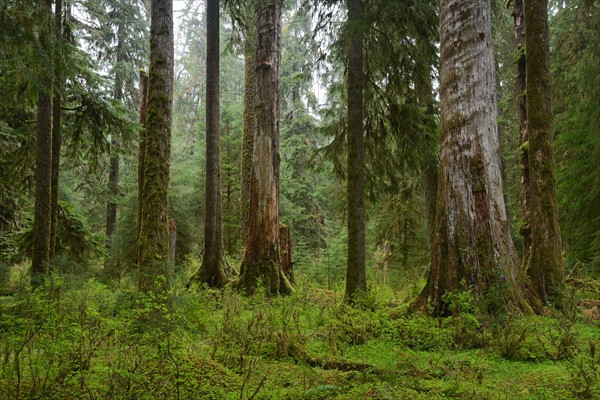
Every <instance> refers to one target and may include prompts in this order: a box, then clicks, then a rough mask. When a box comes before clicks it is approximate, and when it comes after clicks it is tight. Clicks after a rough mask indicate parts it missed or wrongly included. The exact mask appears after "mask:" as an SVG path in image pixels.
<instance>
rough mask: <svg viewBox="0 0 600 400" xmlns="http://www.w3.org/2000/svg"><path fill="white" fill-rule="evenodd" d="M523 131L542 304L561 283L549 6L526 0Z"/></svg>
mask: <svg viewBox="0 0 600 400" xmlns="http://www.w3.org/2000/svg"><path fill="white" fill-rule="evenodd" d="M525 29H526V35H525V41H526V43H525V44H526V45H525V52H526V58H527V129H528V135H529V175H530V180H531V194H530V197H531V204H530V210H531V211H530V212H531V256H530V258H529V268H528V272H529V276H530V277H531V279H532V281H533V285H534V287H535V288H536V289H537V291H538V295H539V296H540V299H541V300H542V302H543V303H544V304H546V303H547V301H548V296H550V297H551V298H555V297H557V296H558V295H559V292H558V290H559V287H560V285H561V284H562V282H563V279H564V264H563V258H562V241H561V237H560V228H559V225H558V207H557V204H556V177H555V172H554V149H553V134H552V104H551V102H550V99H551V98H552V87H551V83H550V32H549V30H548V1H547V0H526V1H525Z"/></svg>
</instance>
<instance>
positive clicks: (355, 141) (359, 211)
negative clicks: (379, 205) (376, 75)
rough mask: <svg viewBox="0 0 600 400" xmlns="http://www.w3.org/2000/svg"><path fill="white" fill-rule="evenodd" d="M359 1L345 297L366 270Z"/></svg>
mask: <svg viewBox="0 0 600 400" xmlns="http://www.w3.org/2000/svg"><path fill="white" fill-rule="evenodd" d="M361 15H362V1H361V0H348V28H349V30H350V43H349V45H348V70H347V71H348V72H347V76H346V84H347V87H348V121H347V123H348V160H347V174H348V178H347V179H348V182H347V184H348V187H347V190H348V255H347V256H348V258H347V264H346V299H347V300H348V301H352V296H353V295H354V294H355V293H356V292H359V291H360V292H366V291H367V276H366V271H365V171H364V146H363V118H364V109H363V88H364V74H363V48H362V46H363V35H362V32H361V31H360V28H359V27H358V21H359V20H360V18H361Z"/></svg>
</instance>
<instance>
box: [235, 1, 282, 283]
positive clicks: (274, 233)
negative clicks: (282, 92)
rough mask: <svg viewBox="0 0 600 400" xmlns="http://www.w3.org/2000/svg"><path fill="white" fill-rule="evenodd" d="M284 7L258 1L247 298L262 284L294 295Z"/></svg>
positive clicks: (244, 274)
mask: <svg viewBox="0 0 600 400" xmlns="http://www.w3.org/2000/svg"><path fill="white" fill-rule="evenodd" d="M281 7H282V1H281V0H259V1H258V2H257V13H256V15H257V24H256V27H257V48H256V86H255V91H256V92H255V97H254V101H255V103H254V107H255V108H254V113H255V115H254V145H253V155H252V179H251V190H250V193H251V194H250V219H249V225H248V236H247V240H246V250H245V253H244V259H243V261H242V265H241V270H240V280H239V288H240V289H242V290H244V291H245V292H246V293H254V292H255V291H256V289H257V286H258V282H259V280H262V283H263V284H264V285H265V286H266V288H267V291H268V292H269V293H270V294H286V293H290V292H291V291H292V288H291V285H290V283H289V281H288V279H287V278H286V277H285V274H284V273H283V271H282V269H281V265H280V254H279V251H280V250H279V85H280V82H279V80H280V65H281Z"/></svg>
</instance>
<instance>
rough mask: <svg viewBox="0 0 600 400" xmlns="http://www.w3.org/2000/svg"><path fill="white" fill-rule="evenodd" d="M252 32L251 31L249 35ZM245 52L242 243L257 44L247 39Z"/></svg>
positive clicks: (247, 202) (247, 217)
mask: <svg viewBox="0 0 600 400" xmlns="http://www.w3.org/2000/svg"><path fill="white" fill-rule="evenodd" d="M251 34H252V33H251V32H249V33H248V35H251ZM246 40H247V41H246V49H245V52H244V119H243V133H242V166H241V170H242V179H241V182H240V186H241V188H240V189H241V195H240V224H241V228H242V229H241V230H242V243H245V242H246V239H247V236H248V224H249V222H250V186H251V185H250V182H251V180H252V151H253V147H254V85H255V84H256V71H255V69H256V55H255V54H254V53H255V52H256V46H255V45H254V43H249V42H250V39H246Z"/></svg>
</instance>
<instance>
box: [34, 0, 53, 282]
mask: <svg viewBox="0 0 600 400" xmlns="http://www.w3.org/2000/svg"><path fill="white" fill-rule="evenodd" d="M40 7H42V8H43V10H42V12H41V15H42V17H41V18H42V20H41V26H40V33H39V40H40V43H41V46H42V53H43V54H42V57H43V60H42V66H43V67H42V69H41V71H40V81H41V82H42V84H43V86H44V88H43V89H41V90H40V92H39V94H38V101H37V139H36V161H35V207H34V218H33V254H32V258H31V285H32V286H33V287H37V286H40V285H42V284H43V283H44V280H45V278H46V277H47V276H48V275H49V273H50V266H49V261H50V225H51V219H52V213H51V188H50V187H51V183H52V95H51V93H52V78H51V77H52V74H53V67H52V55H51V49H52V29H51V14H52V3H51V2H50V1H45V2H43V3H42V4H40Z"/></svg>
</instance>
